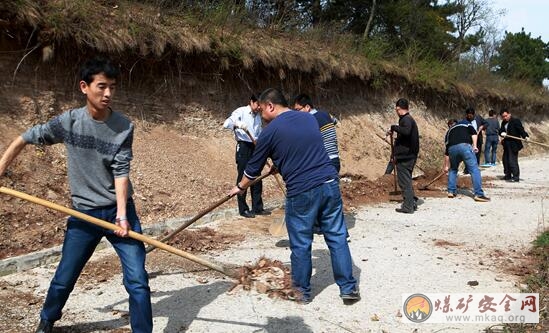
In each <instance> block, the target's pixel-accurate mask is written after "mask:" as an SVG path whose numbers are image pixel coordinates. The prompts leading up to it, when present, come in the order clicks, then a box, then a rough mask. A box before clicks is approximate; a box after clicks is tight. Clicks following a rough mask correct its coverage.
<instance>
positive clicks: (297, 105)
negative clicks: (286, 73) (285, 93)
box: [294, 94, 341, 173]
mask: <svg viewBox="0 0 549 333" xmlns="http://www.w3.org/2000/svg"><path fill="white" fill-rule="evenodd" d="M294 110H296V111H304V112H309V113H310V114H311V115H313V116H314V117H315V119H316V121H317V122H318V127H319V128H320V133H322V140H324V148H326V152H327V153H328V157H329V158H330V161H331V162H332V164H333V165H334V167H335V168H336V170H337V172H338V173H339V171H340V169H341V162H340V160H339V148H338V146H337V134H336V129H335V125H336V124H337V119H335V118H334V117H332V116H331V115H330V114H329V113H327V112H324V111H319V110H317V109H315V107H314V105H313V101H312V100H311V97H309V96H308V95H306V94H299V95H297V96H296V97H295V98H294Z"/></svg>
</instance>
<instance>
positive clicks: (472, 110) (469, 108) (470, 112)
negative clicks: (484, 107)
mask: <svg viewBox="0 0 549 333" xmlns="http://www.w3.org/2000/svg"><path fill="white" fill-rule="evenodd" d="M465 114H475V108H474V107H472V106H469V107H467V109H465Z"/></svg>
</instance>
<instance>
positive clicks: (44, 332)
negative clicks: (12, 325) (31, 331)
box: [35, 319, 53, 333]
mask: <svg viewBox="0 0 549 333" xmlns="http://www.w3.org/2000/svg"><path fill="white" fill-rule="evenodd" d="M51 332H53V323H51V322H49V321H47V320H45V319H40V323H39V324H38V327H37V328H36V332H35V333H51Z"/></svg>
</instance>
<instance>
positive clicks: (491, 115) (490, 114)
mask: <svg viewBox="0 0 549 333" xmlns="http://www.w3.org/2000/svg"><path fill="white" fill-rule="evenodd" d="M495 114H496V111H494V109H490V111H488V115H489V116H490V117H493V116H494V115H495Z"/></svg>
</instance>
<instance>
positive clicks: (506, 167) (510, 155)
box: [503, 144, 520, 180]
mask: <svg viewBox="0 0 549 333" xmlns="http://www.w3.org/2000/svg"><path fill="white" fill-rule="evenodd" d="M518 153H519V152H518V150H517V151H514V150H513V149H511V147H509V146H507V145H505V144H504V146H503V173H504V174H505V179H516V180H518V179H519V177H520V169H519V164H518Z"/></svg>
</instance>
